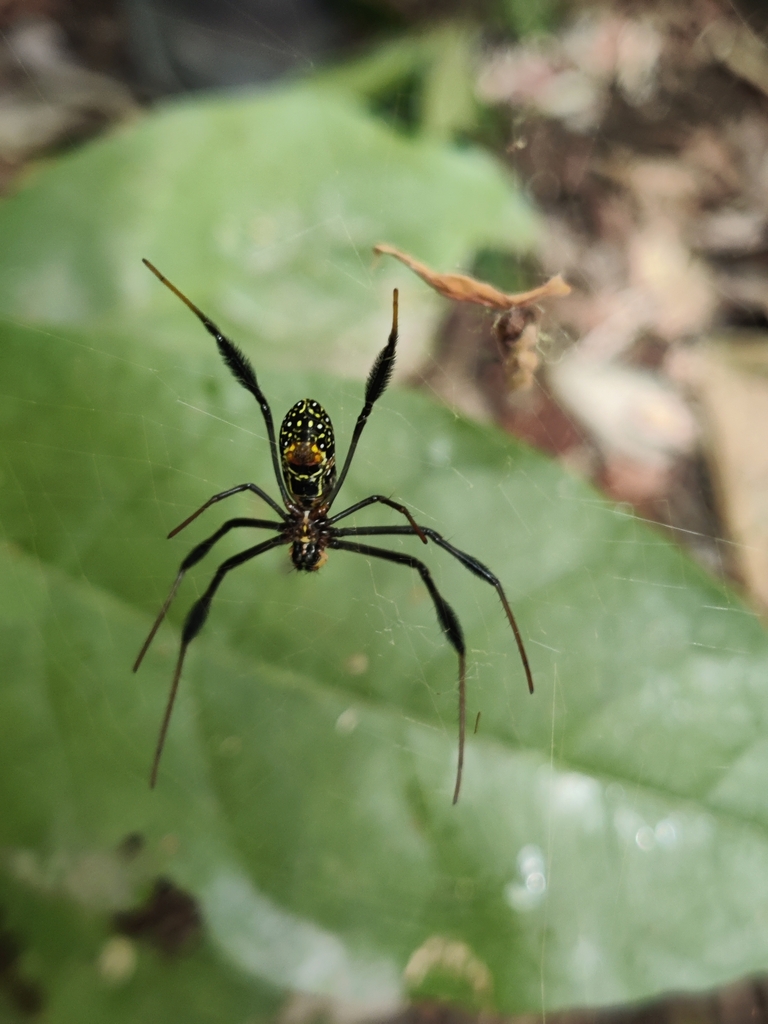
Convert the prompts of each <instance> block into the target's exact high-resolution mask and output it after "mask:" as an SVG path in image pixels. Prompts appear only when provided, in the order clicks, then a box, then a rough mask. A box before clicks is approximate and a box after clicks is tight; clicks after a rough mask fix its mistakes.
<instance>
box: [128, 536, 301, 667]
mask: <svg viewBox="0 0 768 1024" xmlns="http://www.w3.org/2000/svg"><path fill="white" fill-rule="evenodd" d="M182 525H183V524H182ZM241 526H250V527H254V528H256V529H260V530H280V529H282V526H281V524H280V523H270V522H269V521H268V520H266V519H228V520H227V522H226V523H224V525H223V526H220V527H219V529H218V530H217V531H216V533H213V534H211V536H210V537H208V538H207V539H206V540H204V541H201V542H200V543H199V544H198V545H197V546H196V547H194V548H192V550H191V551H190V552H189V554H188V555H187V557H186V558H185V559H184V561H183V562H182V563H181V565H180V566H179V572H178V575H177V576H176V579H175V580H174V583H173V586H172V587H171V590H170V593H169V594H168V597H166V599H165V602H164V603H163V607H162V608H161V609H160V611H159V613H158V616H157V618H156V619H155V621H154V624H153V626H152V629H150V631H149V636H148V637H147V639H146V640H145V641H144V643H143V645H142V648H141V650H140V651H139V656H138V657H137V658H136V661H135V662H134V664H133V671H134V672H136V671H138V668H139V666H140V665H141V663H142V661H143V660H144V655H145V654H146V653H147V651H148V650H149V645H150V644H151V643H152V641H153V640H154V639H155V633H157V631H158V629H159V628H160V623H161V622H162V621H163V619H164V618H165V616H166V613H167V612H168V609H169V608H170V607H171V604H172V603H173V599H174V597H176V591H177V590H178V589H179V586H180V585H181V581H182V580H183V579H184V576H185V574H186V573H187V572H188V570H189V569H191V568H192V567H193V566H195V565H197V563H198V562H200V561H202V560H203V558H205V556H206V555H207V554H208V552H209V551H210V550H211V548H212V547H213V545H214V544H215V543H216V542H217V541H218V540H221V538H222V537H223V536H224V534H226V533H229V531H230V530H236V529H238V528H239V527H241ZM179 529H181V527H179ZM175 532H176V531H175V530H174V533H175Z"/></svg>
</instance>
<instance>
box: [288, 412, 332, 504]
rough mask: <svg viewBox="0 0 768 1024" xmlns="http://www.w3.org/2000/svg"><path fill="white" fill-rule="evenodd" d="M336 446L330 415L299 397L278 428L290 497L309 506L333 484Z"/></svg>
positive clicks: (316, 501) (317, 500)
mask: <svg viewBox="0 0 768 1024" xmlns="http://www.w3.org/2000/svg"><path fill="white" fill-rule="evenodd" d="M335 453H336V448H335V443H334V437H333V424H332V423H331V418H330V416H329V415H328V413H327V412H326V411H325V409H324V408H323V407H322V405H320V403H319V402H315V401H314V399H312V398H302V400H301V401H300V402H297V403H296V405H294V406H293V408H291V409H289V410H288V412H287V413H286V416H285V419H284V420H283V422H282V425H281V427H280V457H281V461H282V467H283V477H284V478H285V484H286V487H287V488H288V491H289V492H290V495H291V497H292V498H293V499H294V500H295V501H296V502H297V503H298V504H299V505H301V506H302V507H304V508H312V506H314V505H316V504H317V503H318V502H319V501H320V500H321V498H322V497H323V495H324V494H327V493H328V492H329V491H330V490H331V488H332V487H333V483H334V481H335V479H336V454H335Z"/></svg>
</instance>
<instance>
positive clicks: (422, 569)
mask: <svg viewBox="0 0 768 1024" xmlns="http://www.w3.org/2000/svg"><path fill="white" fill-rule="evenodd" d="M402 529H403V530H405V529H407V528H406V527H405V526H404V527H402ZM408 532H409V533H410V530H409V531H408ZM328 546H329V547H331V548H336V549H337V550H339V551H354V552H356V553H357V554H358V555H369V556H370V557H371V558H383V559H384V560H385V561H387V562H397V564H398V565H408V566H410V567H411V568H412V569H415V570H416V571H417V572H418V573H419V575H420V576H421V578H422V580H423V581H424V585H425V586H426V588H427V590H428V591H429V596H430V597H431V598H432V602H433V604H434V606H435V611H436V612H437V618H438V621H439V622H440V625H441V627H442V630H443V632H444V633H445V635H446V636H447V638H448V641H449V643H450V644H451V646H452V647H453V649H454V650H455V651H456V653H457V654H458V656H459V760H458V765H457V768H456V786H455V788H454V791H453V802H454V803H456V801H457V800H458V799H459V790H460V789H461V774H462V771H463V768H464V735H465V732H466V716H467V695H466V645H465V644H464V633H463V632H462V629H461V624H460V623H459V620H458V617H457V615H456V612H455V611H454V610H453V608H451V606H450V605H449V604H448V602H447V601H446V600H445V598H444V597H443V596H442V594H441V593H440V591H439V590H438V589H437V587H436V586H435V582H434V580H433V579H432V574H431V573H430V571H429V569H428V568H427V567H426V565H424V563H423V562H422V561H420V560H419V559H418V558H414V557H413V556H412V555H406V554H403V553H401V552H399V551H387V550H386V548H374V547H371V546H370V545H369V544H349V543H346V542H345V541H343V540H337V539H336V538H335V537H332V538H331V540H330V541H329V544H328Z"/></svg>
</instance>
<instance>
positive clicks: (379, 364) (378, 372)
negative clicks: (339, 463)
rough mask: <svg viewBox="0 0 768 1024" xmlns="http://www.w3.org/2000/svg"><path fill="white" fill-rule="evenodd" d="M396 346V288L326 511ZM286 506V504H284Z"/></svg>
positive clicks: (378, 395)
mask: <svg viewBox="0 0 768 1024" xmlns="http://www.w3.org/2000/svg"><path fill="white" fill-rule="evenodd" d="M396 346H397V288H395V290H394V291H393V292H392V330H391V331H390V332H389V338H388V339H387V344H386V345H385V346H384V348H383V349H382V350H381V352H379V354H378V355H377V356H376V359H375V360H374V363H373V366H372V367H371V372H370V373H369V374H368V380H367V381H366V383H365V401H364V403H363V408H362V411H361V413H360V415H359V416H358V417H357V423H355V429H354V430H353V431H352V440H351V441H350V443H349V451H348V452H347V457H346V459H345V460H344V465H343V467H342V470H341V473H340V474H339V477H338V480H337V481H336V484H335V485H334V488H333V490H332V491H331V493H330V494H329V496H328V498H327V499H326V500H325V501H324V502H323V505H324V506H325V508H326V509H329V508H330V507H331V505H332V504H333V502H334V499H335V498H336V495H337V494H338V493H339V491H340V490H341V485H342V484H343V483H344V478H345V477H346V475H347V472H348V470H349V466H350V463H351V462H352V456H353V455H354V454H355V449H356V448H357V442H358V441H359V440H360V435H361V434H362V432H363V428H364V427H365V424H366V423H367V422H368V417H369V416H370V415H371V409H373V404H374V402H375V401H376V400H377V399H379V398H381V396H382V395H383V393H384V390H385V388H386V386H387V384H389V379H390V377H391V376H392V370H393V369H394V366H395V347H396ZM286 504H287V502H286Z"/></svg>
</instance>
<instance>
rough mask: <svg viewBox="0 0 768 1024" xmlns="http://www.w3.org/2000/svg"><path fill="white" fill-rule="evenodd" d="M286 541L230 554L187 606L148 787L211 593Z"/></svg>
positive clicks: (267, 542)
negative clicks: (245, 565)
mask: <svg viewBox="0 0 768 1024" xmlns="http://www.w3.org/2000/svg"><path fill="white" fill-rule="evenodd" d="M287 543H288V542H287V541H286V539H285V538H284V537H273V538H272V539H271V540H265V541H263V542H262V543H261V544H256V545H255V546H254V547H252V548H246V550H245V551H241V552H240V554H239V555H233V556H232V557H231V558H228V559H227V560H226V561H224V562H222V563H221V565H220V566H219V568H218V569H217V570H216V574H215V576H214V577H213V579H212V580H211V582H210V583H209V585H208V589H207V590H206V591H205V593H204V594H203V596H202V597H199V598H198V599H197V601H195V603H194V604H193V605H192V607H191V608H190V609H189V612H188V613H187V617H186V619H185V620H184V626H183V628H182V630H181V647H180V649H179V657H178V660H177V662H176V668H175V670H174V673H173V681H172V683H171V690H170V693H169V694H168V702H167V704H166V705H165V714H164V715H163V721H162V725H161V726H160V735H159V736H158V738H157V746H156V747H155V756H154V758H153V760H152V771H151V773H150V776H149V786H150V789H154V788H155V783H156V782H157V770H158V768H159V767H160V758H161V756H162V753H163V747H164V746H165V737H166V734H167V733H168V725H169V724H170V721H171V712H172V711H173V705H174V702H175V700H176V692H177V691H178V688H179V680H180V679H181V670H182V668H183V666H184V658H185V656H186V653H187V648H188V647H189V645H190V644H191V643H192V641H193V640H194V639H195V637H196V636H197V634H198V633H199V632H200V630H201V629H202V628H203V626H204V625H205V620H206V619H207V618H208V612H209V611H210V610H211V602H212V601H213V598H214V595H215V594H216V591H217V590H218V589H219V586H220V585H221V582H222V580H223V579H224V577H225V576H226V575H227V573H228V572H231V571H232V570H233V569H236V568H237V567H238V566H239V565H242V564H243V563H244V562H249V561H250V560H251V559H252V558H256V556H257V555H262V554H264V552H265V551H269V550H271V548H275V547H277V546H278V545H279V544H287Z"/></svg>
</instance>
